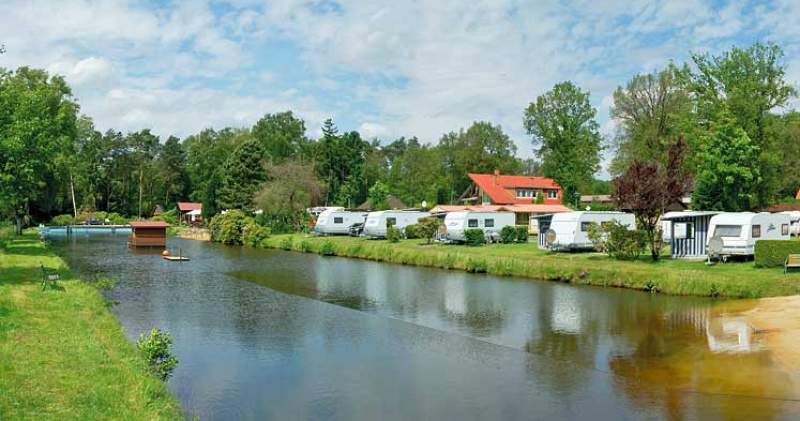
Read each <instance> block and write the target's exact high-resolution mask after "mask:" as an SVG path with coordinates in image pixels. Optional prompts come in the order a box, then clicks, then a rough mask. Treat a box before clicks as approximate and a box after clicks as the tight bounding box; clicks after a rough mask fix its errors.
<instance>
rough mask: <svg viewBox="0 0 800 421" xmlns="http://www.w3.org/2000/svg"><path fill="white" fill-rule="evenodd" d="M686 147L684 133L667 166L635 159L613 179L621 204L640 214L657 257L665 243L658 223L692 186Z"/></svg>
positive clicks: (639, 221) (641, 226)
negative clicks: (687, 169) (685, 159)
mask: <svg viewBox="0 0 800 421" xmlns="http://www.w3.org/2000/svg"><path fill="white" fill-rule="evenodd" d="M686 150H687V145H686V141H685V140H684V139H683V137H680V138H678V140H677V141H676V142H675V143H674V144H673V145H672V146H670V149H669V156H668V160H667V165H666V167H664V166H663V165H661V164H660V163H658V162H655V161H639V160H634V161H633V162H632V163H631V165H630V167H628V170H627V171H625V173H624V174H622V175H621V176H619V177H617V178H615V179H614V181H613V186H614V198H615V200H616V201H617V205H618V206H619V207H620V209H625V210H630V211H632V212H633V213H634V214H635V215H636V225H637V227H638V229H640V230H642V231H644V232H645V237H646V239H647V243H648V244H649V246H650V254H651V256H652V258H653V260H654V261H655V260H658V259H659V257H660V256H661V248H662V246H663V242H662V240H661V227H660V225H659V223H658V221H659V219H660V218H661V215H663V214H664V212H666V209H667V208H668V207H669V206H670V205H672V204H674V203H678V202H680V200H681V198H683V197H684V196H685V195H686V194H687V193H688V192H689V190H690V189H691V185H692V180H691V177H690V176H689V175H688V174H687V172H686V170H685V168H684V158H685V156H686Z"/></svg>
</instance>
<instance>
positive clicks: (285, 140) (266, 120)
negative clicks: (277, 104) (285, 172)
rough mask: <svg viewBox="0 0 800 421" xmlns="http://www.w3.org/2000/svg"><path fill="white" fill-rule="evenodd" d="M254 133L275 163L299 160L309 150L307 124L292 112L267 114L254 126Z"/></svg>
mask: <svg viewBox="0 0 800 421" xmlns="http://www.w3.org/2000/svg"><path fill="white" fill-rule="evenodd" d="M252 133H253V137H255V138H256V139H257V140H258V141H259V142H261V145H262V146H263V148H264V151H265V153H266V154H267V156H268V157H269V158H270V159H271V160H272V161H273V162H275V163H280V162H282V161H284V160H286V159H289V158H293V159H297V158H298V155H302V154H303V153H304V152H306V149H307V146H306V145H307V144H308V140H307V139H306V126H305V122H303V120H301V119H299V118H296V117H295V116H294V115H293V114H292V112H291V111H285V112H282V113H277V114H266V115H265V116H264V117H262V118H261V119H260V120H258V122H257V123H256V124H255V126H253V130H252Z"/></svg>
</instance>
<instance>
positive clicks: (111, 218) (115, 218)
mask: <svg viewBox="0 0 800 421" xmlns="http://www.w3.org/2000/svg"><path fill="white" fill-rule="evenodd" d="M106 218H108V222H110V223H111V224H113V225H125V224H127V223H128V222H130V219H128V218H126V217H124V216H122V215H120V214H118V213H116V212H110V213H108V214H107V215H106Z"/></svg>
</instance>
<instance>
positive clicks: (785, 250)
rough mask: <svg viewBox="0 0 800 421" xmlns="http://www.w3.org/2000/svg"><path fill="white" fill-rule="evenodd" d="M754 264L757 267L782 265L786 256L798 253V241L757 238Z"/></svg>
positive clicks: (799, 244) (799, 250)
mask: <svg viewBox="0 0 800 421" xmlns="http://www.w3.org/2000/svg"><path fill="white" fill-rule="evenodd" d="M755 252H756V258H755V264H756V267H758V268H774V267H783V263H784V262H785V261H786V257H787V256H789V255H790V254H800V241H797V240H788V241H787V240H759V241H756V249H755Z"/></svg>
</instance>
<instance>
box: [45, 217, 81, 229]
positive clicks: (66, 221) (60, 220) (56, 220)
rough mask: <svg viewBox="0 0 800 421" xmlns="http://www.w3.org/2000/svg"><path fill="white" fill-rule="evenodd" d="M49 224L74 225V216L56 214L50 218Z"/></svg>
mask: <svg viewBox="0 0 800 421" xmlns="http://www.w3.org/2000/svg"><path fill="white" fill-rule="evenodd" d="M50 225H55V226H59V227H63V226H66V225H75V218H74V217H73V216H72V215H57V216H54V217H53V219H51V220H50Z"/></svg>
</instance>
